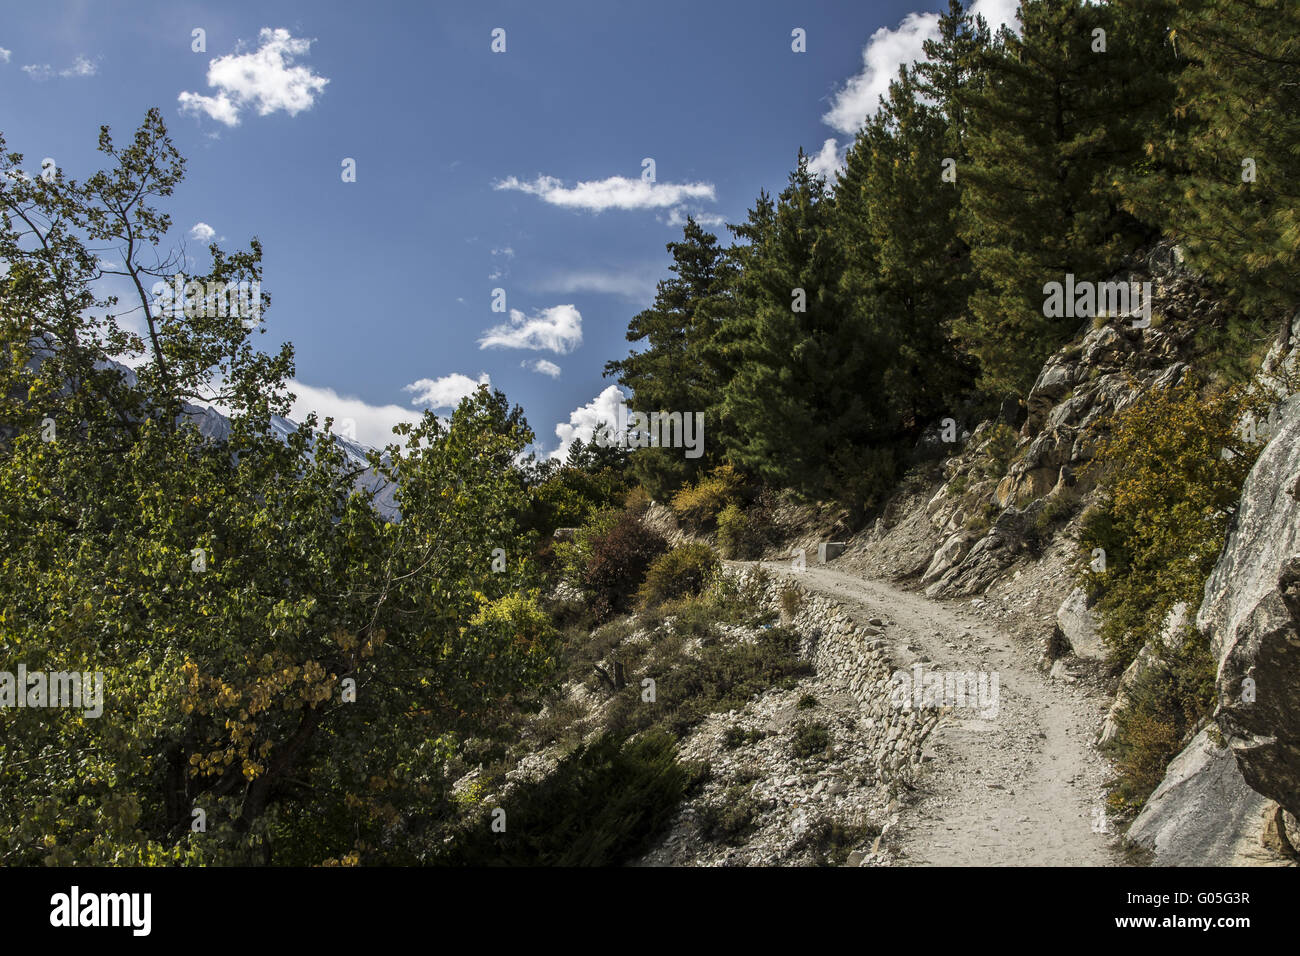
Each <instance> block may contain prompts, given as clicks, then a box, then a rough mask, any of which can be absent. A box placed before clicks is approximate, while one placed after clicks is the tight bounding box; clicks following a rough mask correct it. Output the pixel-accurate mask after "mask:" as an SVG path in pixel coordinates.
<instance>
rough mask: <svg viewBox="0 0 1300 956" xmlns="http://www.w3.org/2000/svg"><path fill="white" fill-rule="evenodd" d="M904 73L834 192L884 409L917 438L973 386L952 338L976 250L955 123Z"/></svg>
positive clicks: (845, 284)
mask: <svg viewBox="0 0 1300 956" xmlns="http://www.w3.org/2000/svg"><path fill="white" fill-rule="evenodd" d="M918 94H919V90H918V86H917V83H916V81H915V77H914V76H913V74H911V73H910V71H903V73H902V74H901V75H900V77H899V79H898V80H897V81H895V82H894V83H892V84H891V85H890V90H889V94H888V96H887V97H886V99H885V101H884V103H883V105H882V108H881V109H880V111H879V112H878V113H877V114H876V115H875V116H874V117H873V118H872V119H871V120H869V121H868V122H867V124H866V126H865V127H864V128H863V130H862V131H861V133H859V135H858V138H857V140H856V141H855V143H854V145H853V147H852V148H851V149H850V150H849V152H848V155H847V156H846V160H845V168H844V170H843V172H842V173H841V175H840V179H839V182H838V185H837V188H836V192H835V218H834V228H833V238H834V241H835V242H836V243H837V245H838V246H839V250H840V252H841V254H842V255H843V257H844V260H845V267H844V273H843V277H842V279H841V283H840V286H841V292H842V294H843V295H844V297H845V298H846V300H847V301H848V302H849V304H850V307H851V308H852V310H853V313H854V315H855V316H856V317H857V319H858V320H859V321H865V322H869V323H870V324H871V325H872V328H873V334H874V335H875V337H876V339H877V341H878V342H879V344H880V347H881V348H883V349H884V354H885V355H886V356H887V361H885V362H883V363H882V365H883V369H882V381H881V389H882V395H881V400H882V402H883V404H884V405H885V406H886V407H887V408H888V409H889V414H890V420H891V422H892V423H893V424H895V425H896V426H897V427H898V428H900V429H901V430H905V431H908V432H909V433H910V434H913V435H915V434H916V433H917V432H918V431H919V430H920V428H921V427H923V426H924V425H925V424H927V423H928V422H929V421H930V420H932V419H934V418H935V417H938V416H939V415H940V413H941V412H946V411H948V410H950V409H951V408H953V407H954V405H955V404H956V403H957V401H958V396H959V394H960V393H961V392H963V391H965V390H966V389H967V388H968V387H969V386H970V384H971V381H970V371H969V369H968V368H967V367H966V366H965V365H964V364H963V362H962V361H961V358H960V357H959V355H958V354H957V349H956V347H955V344H954V342H953V341H952V337H951V334H950V330H951V323H952V321H953V320H954V319H955V318H956V317H957V316H958V315H959V314H960V313H961V310H962V309H963V308H964V306H965V304H966V299H967V297H968V295H969V293H970V282H969V278H968V276H969V250H968V248H967V247H966V245H965V243H964V242H962V240H961V239H960V238H959V237H958V236H957V235H956V218H957V212H958V203H959V193H958V182H957V181H956V180H954V179H952V177H951V175H950V174H954V173H955V171H956V168H957V166H956V165H954V164H955V163H956V160H955V158H954V157H952V156H951V155H950V150H951V148H952V146H953V145H954V139H953V138H952V137H951V135H950V132H951V127H950V124H949V123H948V122H947V121H946V120H945V118H944V115H943V113H942V111H941V108H940V107H939V106H935V105H929V104H927V103H925V102H923V101H922V100H921V99H920V97H919V95H918Z"/></svg>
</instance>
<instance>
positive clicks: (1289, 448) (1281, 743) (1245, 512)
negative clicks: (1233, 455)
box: [1197, 396, 1300, 815]
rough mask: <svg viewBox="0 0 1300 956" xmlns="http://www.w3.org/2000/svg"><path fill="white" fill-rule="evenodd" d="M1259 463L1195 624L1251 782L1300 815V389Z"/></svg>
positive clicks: (1220, 712)
mask: <svg viewBox="0 0 1300 956" xmlns="http://www.w3.org/2000/svg"><path fill="white" fill-rule="evenodd" d="M1278 419H1279V421H1280V426H1279V429H1278V432H1277V433H1276V434H1275V435H1274V437H1273V439H1272V440H1271V441H1270V442H1269V443H1268V445H1267V446H1266V447H1265V448H1264V451H1263V452H1262V453H1261V454H1260V457H1259V459H1258V460H1257V461H1256V462H1255V466H1254V468H1252V469H1251V472H1250V476H1249V477H1248V478H1247V479H1246V485H1245V488H1244V489H1243V491H1242V497H1241V504H1240V507H1239V510H1238V512H1237V518H1236V523H1235V527H1234V528H1233V530H1232V532H1231V533H1230V534H1229V536H1228V540H1227V543H1226V544H1225V545H1224V548H1223V552H1222V553H1221V554H1220V555H1219V561H1218V563H1217V564H1216V565H1215V568H1214V571H1213V572H1212V573H1211V575H1210V578H1209V580H1208V581H1206V584H1205V597H1204V600H1203V601H1202V604H1201V610H1200V613H1199V614H1198V615H1197V626H1198V627H1199V628H1201V630H1202V631H1204V632H1208V635H1209V638H1210V646H1211V649H1212V651H1213V652H1214V654H1215V655H1216V656H1217V658H1218V662H1219V679H1218V696H1219V704H1218V708H1217V710H1216V712H1215V718H1216V719H1217V720H1218V722H1219V725H1220V726H1221V727H1222V728H1223V731H1224V733H1225V735H1227V737H1228V738H1229V740H1230V741H1231V744H1232V749H1233V752H1234V753H1235V754H1236V756H1237V762H1238V763H1239V764H1240V766H1241V771H1242V774H1243V775H1244V776H1245V779H1246V781H1247V782H1248V783H1249V784H1250V785H1251V786H1252V787H1254V788H1255V789H1256V790H1258V791H1259V792H1260V793H1263V794H1266V795H1267V796H1270V797H1272V798H1273V799H1275V800H1276V801H1277V802H1278V803H1280V804H1281V805H1282V806H1283V807H1285V808H1286V809H1287V810H1288V811H1290V812H1291V813H1292V814H1293V815H1300V692H1298V691H1297V688H1300V396H1295V397H1292V398H1291V399H1289V400H1288V401H1287V402H1285V403H1284V404H1283V406H1282V408H1281V410H1280V415H1279V416H1278Z"/></svg>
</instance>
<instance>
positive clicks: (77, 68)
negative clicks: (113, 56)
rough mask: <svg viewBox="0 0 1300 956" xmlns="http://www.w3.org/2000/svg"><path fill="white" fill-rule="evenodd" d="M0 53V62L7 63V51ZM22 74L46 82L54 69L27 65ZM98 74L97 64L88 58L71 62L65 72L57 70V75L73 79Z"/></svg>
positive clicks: (47, 65) (33, 64)
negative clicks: (0, 54)
mask: <svg viewBox="0 0 1300 956" xmlns="http://www.w3.org/2000/svg"><path fill="white" fill-rule="evenodd" d="M0 53H2V54H4V55H3V56H0V62H4V63H8V62H9V51H8V50H3V49H0ZM23 72H24V73H26V74H27V75H28V76H30V77H31V78H32V79H33V80H41V81H43V80H48V79H49V78H50V77H52V76H54V74H55V70H54V68H53V67H52V66H50V65H49V64H48V63H29V64H28V65H27V66H24V67H23ZM98 72H99V64H98V63H96V62H95V61H94V60H91V59H89V58H88V57H84V56H78V57H77V58H76V59H75V60H73V61H72V66H70V67H68V68H67V69H66V70H59V71H58V75H59V76H62V77H65V78H74V77H82V76H94V75H95V74H96V73H98Z"/></svg>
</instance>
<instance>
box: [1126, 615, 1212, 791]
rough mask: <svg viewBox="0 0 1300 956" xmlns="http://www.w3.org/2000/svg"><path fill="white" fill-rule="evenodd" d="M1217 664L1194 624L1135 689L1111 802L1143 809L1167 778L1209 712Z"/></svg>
mask: <svg viewBox="0 0 1300 956" xmlns="http://www.w3.org/2000/svg"><path fill="white" fill-rule="evenodd" d="M1217 669H1218V668H1217V666H1216V664H1215V661H1214V658H1213V657H1212V656H1211V654H1210V651H1209V647H1208V646H1207V643H1206V639H1205V638H1204V637H1203V636H1202V635H1201V634H1200V633H1199V632H1198V631H1197V630H1196V629H1195V628H1194V627H1192V626H1191V625H1188V626H1187V628H1186V629H1185V631H1184V634H1183V635H1182V643H1181V644H1179V645H1178V646H1177V647H1176V648H1174V649H1166V650H1162V656H1161V660H1160V662H1159V663H1158V664H1157V665H1156V666H1154V667H1152V668H1150V669H1149V670H1147V671H1144V672H1143V674H1142V676H1141V677H1139V678H1138V680H1137V681H1135V682H1134V685H1133V687H1132V688H1130V689H1129V693H1128V697H1129V706H1128V707H1127V708H1125V709H1124V710H1123V711H1121V712H1120V716H1119V719H1118V724H1119V732H1118V733H1117V734H1116V736H1115V742H1114V745H1113V750H1114V755H1115V769H1116V780H1115V782H1114V783H1113V784H1112V785H1111V788H1110V804H1111V806H1112V807H1113V808H1114V809H1115V810H1116V811H1118V812H1119V813H1121V814H1131V813H1134V812H1136V811H1137V810H1139V809H1140V808H1141V807H1142V805H1143V804H1144V803H1145V802H1146V799H1147V797H1149V796H1150V795H1151V792H1152V791H1153V790H1155V788H1156V787H1157V786H1159V784H1160V781H1161V780H1163V779H1164V776H1165V770H1166V769H1167V768H1168V766H1169V761H1171V760H1173V759H1174V757H1175V756H1177V754H1178V752H1179V751H1180V750H1181V749H1182V748H1183V746H1184V744H1185V742H1186V738H1187V736H1188V734H1189V733H1190V732H1191V731H1192V730H1193V729H1195V728H1196V727H1197V725H1198V724H1200V722H1201V721H1202V720H1203V719H1204V718H1206V717H1208V716H1209V714H1210V711H1211V709H1212V706H1213V701H1214V680H1215V676H1216V671H1217Z"/></svg>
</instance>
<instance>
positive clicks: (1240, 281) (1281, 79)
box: [1127, 0, 1300, 324]
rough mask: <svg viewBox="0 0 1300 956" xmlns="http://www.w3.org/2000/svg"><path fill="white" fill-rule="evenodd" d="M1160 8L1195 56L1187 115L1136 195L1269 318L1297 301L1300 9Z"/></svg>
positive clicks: (1218, 0)
mask: <svg viewBox="0 0 1300 956" xmlns="http://www.w3.org/2000/svg"><path fill="white" fill-rule="evenodd" d="M1134 2H1135V3H1136V0H1134ZM1157 6H1158V7H1160V8H1162V10H1161V12H1162V13H1164V14H1165V16H1164V18H1163V20H1162V21H1161V22H1160V25H1161V27H1164V28H1168V43H1167V45H1168V46H1169V48H1170V49H1171V50H1176V51H1177V55H1178V60H1179V63H1180V64H1181V65H1183V69H1182V70H1181V71H1180V72H1179V74H1178V77H1177V94H1176V100H1175V104H1174V110H1175V115H1176V117H1177V120H1178V121H1177V122H1176V123H1175V124H1173V125H1171V126H1168V127H1165V128H1163V129H1161V130H1157V131H1155V132H1156V133H1157V135H1156V136H1154V137H1153V142H1152V145H1151V152H1152V155H1153V157H1154V158H1155V159H1156V161H1157V162H1156V170H1157V172H1158V173H1159V175H1156V176H1145V177H1137V176H1134V177H1132V179H1131V181H1130V182H1129V183H1128V184H1127V186H1128V188H1127V197H1128V201H1129V204H1130V206H1131V207H1132V208H1133V209H1134V210H1135V211H1137V212H1138V213H1139V214H1140V215H1142V216H1144V217H1146V218H1148V219H1149V220H1150V221H1154V222H1157V223H1159V224H1160V225H1161V226H1162V227H1163V228H1164V229H1165V230H1166V231H1167V232H1168V233H1170V234H1171V235H1172V236H1173V238H1175V239H1176V240H1178V241H1179V242H1180V243H1181V244H1182V247H1183V248H1184V249H1185V251H1186V253H1187V256H1188V260H1189V265H1190V266H1191V267H1192V268H1193V269H1195V270H1196V271H1198V272H1199V273H1201V274H1203V275H1205V276H1207V277H1208V278H1210V279H1211V280H1212V281H1214V282H1215V283H1217V284H1218V285H1220V286H1221V287H1222V288H1223V289H1224V290H1225V291H1226V292H1227V293H1229V295H1230V296H1231V297H1232V298H1233V299H1234V300H1235V301H1236V302H1237V303H1239V304H1240V305H1242V306H1244V307H1245V309H1246V310H1247V312H1248V313H1249V314H1250V316H1251V317H1252V319H1253V320H1255V321H1260V320H1263V321H1264V322H1265V323H1266V324H1267V321H1268V320H1269V319H1270V318H1271V317H1273V316H1274V315H1275V314H1276V313H1277V312H1278V311H1279V310H1281V311H1284V312H1285V311H1289V310H1291V309H1293V308H1294V306H1295V276H1296V275H1297V273H1300V218H1298V217H1300V151H1297V149H1296V143H1297V142H1300V109H1298V108H1297V106H1296V97H1295V95H1294V91H1295V88H1296V84H1297V82H1300V58H1298V57H1297V56H1296V44H1297V37H1300V8H1297V6H1296V4H1295V3H1292V2H1290V0H1255V2H1251V3H1240V2H1236V0H1180V2H1178V3H1173V4H1169V3H1161V4H1158V5H1157ZM1247 160H1249V161H1250V162H1249V164H1248V163H1247ZM1252 167H1253V168H1252ZM1252 173H1253V175H1251V174H1252Z"/></svg>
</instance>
